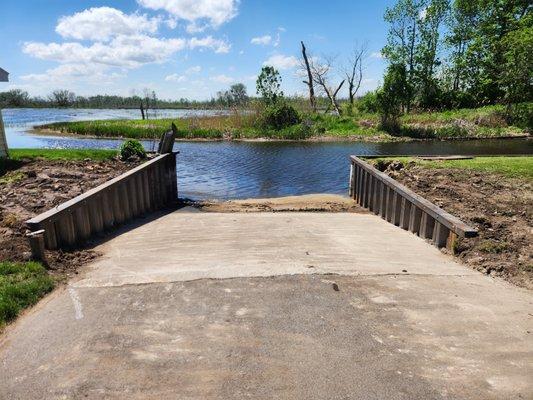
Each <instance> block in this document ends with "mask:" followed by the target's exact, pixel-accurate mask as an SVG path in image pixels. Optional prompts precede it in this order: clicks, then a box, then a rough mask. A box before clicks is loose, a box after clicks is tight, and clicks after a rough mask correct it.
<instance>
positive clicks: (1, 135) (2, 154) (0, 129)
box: [0, 110, 9, 158]
mask: <svg viewBox="0 0 533 400" xmlns="http://www.w3.org/2000/svg"><path fill="white" fill-rule="evenodd" d="M7 157H9V151H8V149H7V139H6V133H5V130H4V121H3V120H2V110H0V158H7Z"/></svg>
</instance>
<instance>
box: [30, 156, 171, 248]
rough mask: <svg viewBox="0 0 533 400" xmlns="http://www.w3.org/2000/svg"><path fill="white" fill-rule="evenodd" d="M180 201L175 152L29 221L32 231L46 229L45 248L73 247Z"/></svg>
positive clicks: (157, 158) (159, 157)
mask: <svg viewBox="0 0 533 400" xmlns="http://www.w3.org/2000/svg"><path fill="white" fill-rule="evenodd" d="M177 198H178V185H177V179H176V153H167V154H161V155H159V156H157V157H156V158H154V159H152V160H150V161H147V162H145V163H144V164H142V165H139V166H138V167H136V168H134V169H132V170H130V171H128V172H126V173H124V174H122V175H120V176H118V177H116V178H114V179H111V180H110V181H107V182H106V183H104V184H102V185H100V186H98V187H96V188H94V189H91V190H89V191H87V192H85V193H83V194H81V195H79V196H77V197H75V198H73V199H72V200H69V201H67V202H65V203H63V204H61V205H59V206H57V207H56V208H53V209H51V210H48V211H46V212H44V213H42V214H40V215H38V216H36V217H35V218H32V219H30V220H28V221H26V225H27V226H28V228H29V229H30V230H31V231H32V232H39V231H41V230H44V246H45V247H46V248H47V249H50V250H54V249H58V248H73V247H75V246H77V245H80V244H83V243H84V242H85V241H87V240H88V239H90V238H91V237H92V236H94V235H96V234H99V233H101V232H103V231H107V230H110V229H113V228H115V227H117V226H118V225H121V224H123V223H125V222H127V221H129V220H132V219H134V218H136V217H138V216H141V215H143V214H146V213H149V212H152V211H156V210H160V209H162V208H165V207H167V206H169V205H171V204H172V203H174V202H176V201H177Z"/></svg>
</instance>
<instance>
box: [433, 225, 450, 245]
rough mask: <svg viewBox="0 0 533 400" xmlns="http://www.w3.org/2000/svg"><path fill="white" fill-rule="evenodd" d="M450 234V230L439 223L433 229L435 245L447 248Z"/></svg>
mask: <svg viewBox="0 0 533 400" xmlns="http://www.w3.org/2000/svg"><path fill="white" fill-rule="evenodd" d="M449 234H450V230H449V229H448V228H447V227H445V226H444V225H442V224H441V223H440V222H437V223H436V224H435V227H434V228H433V243H434V244H435V246H437V247H439V248H440V247H445V246H446V241H447V240H448V236H449Z"/></svg>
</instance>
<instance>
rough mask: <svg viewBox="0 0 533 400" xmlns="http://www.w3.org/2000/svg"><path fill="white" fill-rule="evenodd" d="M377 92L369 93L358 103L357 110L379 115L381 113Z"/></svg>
mask: <svg viewBox="0 0 533 400" xmlns="http://www.w3.org/2000/svg"><path fill="white" fill-rule="evenodd" d="M377 93H378V92H377V90H376V91H374V92H368V93H366V94H365V95H364V96H362V97H361V98H360V99H359V100H358V101H357V103H356V105H357V109H358V110H359V111H361V112H365V113H377V112H378V111H379V104H378V95H377Z"/></svg>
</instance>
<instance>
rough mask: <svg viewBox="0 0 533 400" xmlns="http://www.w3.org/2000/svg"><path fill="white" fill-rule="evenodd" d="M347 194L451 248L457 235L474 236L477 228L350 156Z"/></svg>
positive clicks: (435, 241) (364, 205) (406, 227)
mask: <svg viewBox="0 0 533 400" xmlns="http://www.w3.org/2000/svg"><path fill="white" fill-rule="evenodd" d="M350 160H351V170H350V197H352V198H353V199H355V200H356V201H357V202H358V203H359V205H361V206H363V207H365V208H368V209H369V210H370V211H372V212H373V213H374V214H376V215H380V216H381V217H382V218H383V219H385V220H386V221H388V222H390V223H392V224H394V225H396V226H399V227H401V228H402V229H405V230H409V231H411V232H412V233H415V234H417V235H418V236H420V237H421V238H423V239H429V240H431V241H432V242H433V244H434V245H435V246H437V247H447V248H448V249H450V250H453V247H454V243H455V241H456V239H457V237H458V236H459V237H474V236H477V230H476V229H474V228H472V227H470V226H468V225H466V224H465V223H464V222H462V221H460V220H459V219H458V218H456V217H454V216H453V215H451V214H449V213H447V212H446V211H444V210H443V209H441V208H439V207H437V206H436V205H435V204H433V203H431V202H429V201H428V200H426V199H424V198H423V197H421V196H419V195H417V194H416V193H414V192H413V191H411V190H409V189H408V188H406V187H405V186H403V185H401V184H400V183H398V182H396V181H395V180H394V179H392V178H391V177H390V176H388V175H387V174H384V173H383V172H380V171H378V170H377V169H376V168H374V167H373V166H372V165H370V164H368V163H366V162H365V161H363V160H362V159H360V158H358V157H356V156H351V157H350Z"/></svg>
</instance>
